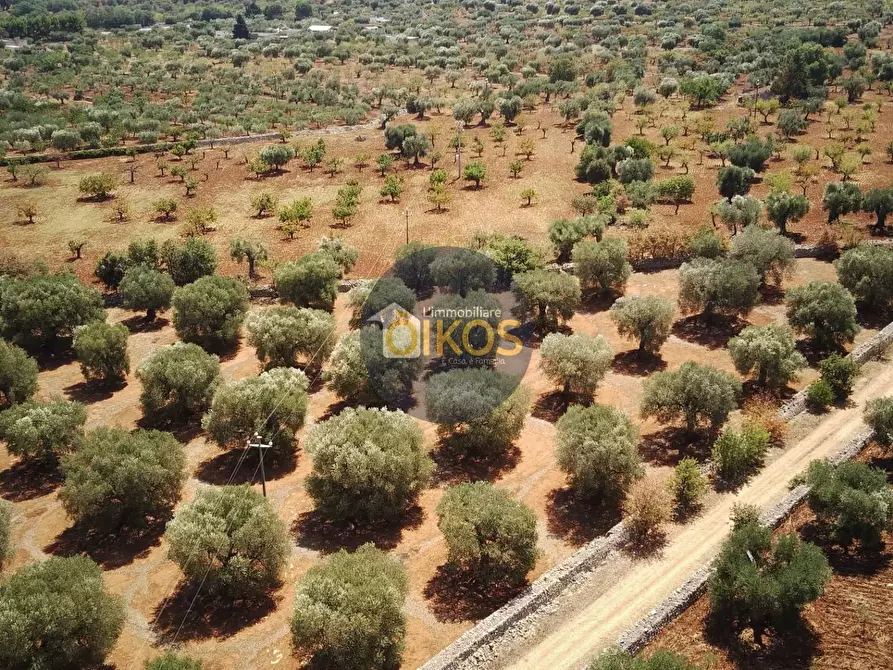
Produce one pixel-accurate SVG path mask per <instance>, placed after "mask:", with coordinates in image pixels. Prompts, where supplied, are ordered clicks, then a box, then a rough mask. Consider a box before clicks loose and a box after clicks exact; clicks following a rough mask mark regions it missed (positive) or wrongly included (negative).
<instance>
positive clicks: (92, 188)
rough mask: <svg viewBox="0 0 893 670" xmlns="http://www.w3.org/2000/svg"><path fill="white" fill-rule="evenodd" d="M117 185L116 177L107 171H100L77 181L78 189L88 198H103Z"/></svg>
mask: <svg viewBox="0 0 893 670" xmlns="http://www.w3.org/2000/svg"><path fill="white" fill-rule="evenodd" d="M117 186H118V179H117V177H115V175H113V174H109V173H108V172H100V173H99V174H92V175H88V176H86V177H83V178H82V179H81V181H80V182H79V183H78V190H79V191H80V192H81V193H83V194H84V195H86V196H87V197H88V198H95V199H96V200H104V199H105V198H108V197H109V195H111V193H112V191H114V190H115V187H117Z"/></svg>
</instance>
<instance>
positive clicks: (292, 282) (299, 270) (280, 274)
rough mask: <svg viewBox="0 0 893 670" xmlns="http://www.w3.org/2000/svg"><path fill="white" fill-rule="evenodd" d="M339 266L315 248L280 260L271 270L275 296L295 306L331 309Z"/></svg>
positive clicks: (327, 255) (335, 291)
mask: <svg viewBox="0 0 893 670" xmlns="http://www.w3.org/2000/svg"><path fill="white" fill-rule="evenodd" d="M340 277H341V268H340V267H339V265H338V264H337V263H336V262H335V261H334V260H332V257H331V256H330V255H329V254H326V253H321V252H316V253H313V254H308V255H306V256H302V257H301V258H299V259H298V260H296V261H291V262H288V263H282V264H281V265H279V266H278V267H277V268H276V271H275V272H274V273H273V284H274V286H275V287H276V292H277V293H278V294H279V297H280V298H281V299H282V300H284V301H286V302H290V303H293V304H294V305H296V306H298V307H314V308H319V309H326V310H331V309H332V307H333V306H334V304H335V296H336V295H337V294H338V279H339V278H340Z"/></svg>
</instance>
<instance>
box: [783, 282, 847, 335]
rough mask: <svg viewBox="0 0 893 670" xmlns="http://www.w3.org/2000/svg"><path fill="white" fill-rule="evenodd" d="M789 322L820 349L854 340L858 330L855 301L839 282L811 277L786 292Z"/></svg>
mask: <svg viewBox="0 0 893 670" xmlns="http://www.w3.org/2000/svg"><path fill="white" fill-rule="evenodd" d="M785 305H786V312H785V313H786V315H787V319H788V323H789V324H790V325H791V327H792V328H793V329H794V330H795V331H797V332H798V333H802V334H803V335H806V336H807V337H809V338H810V339H811V340H812V341H813V343H814V344H815V345H816V346H817V347H819V348H820V349H829V348H831V347H835V346H840V345H842V344H844V343H846V342H852V341H853V338H855V336H856V333H858V332H859V330H860V328H859V324H858V323H856V301H855V300H854V299H853V296H852V294H851V293H850V292H849V291H847V290H846V289H845V288H844V287H843V286H841V285H840V284H838V283H837V282H831V281H812V282H809V283H808V284H804V285H802V286H797V287H794V288H792V289H789V290H788V291H787V293H786V294H785Z"/></svg>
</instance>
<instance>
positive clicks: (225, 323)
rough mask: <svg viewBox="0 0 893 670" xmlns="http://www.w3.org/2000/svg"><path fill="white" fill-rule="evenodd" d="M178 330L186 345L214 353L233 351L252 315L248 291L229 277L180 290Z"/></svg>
mask: <svg viewBox="0 0 893 670" xmlns="http://www.w3.org/2000/svg"><path fill="white" fill-rule="evenodd" d="M172 302H173V306H174V329H175V330H176V331H177V335H179V336H180V339H181V340H183V341H184V342H193V343H195V344H198V345H199V346H201V347H203V348H204V349H209V350H212V351H219V350H223V349H227V348H230V347H233V346H234V345H235V344H236V342H238V340H239V329H240V328H241V327H242V321H244V320H245V313H246V312H247V311H248V290H247V289H246V288H245V286H244V285H243V284H242V283H240V282H239V281H238V280H236V279H231V278H229V277H217V276H210V277H202V278H201V279H197V280H196V281H194V282H193V283H191V284H188V285H186V286H183V287H181V288H179V289H177V290H176V292H175V293H174V298H173V301H172Z"/></svg>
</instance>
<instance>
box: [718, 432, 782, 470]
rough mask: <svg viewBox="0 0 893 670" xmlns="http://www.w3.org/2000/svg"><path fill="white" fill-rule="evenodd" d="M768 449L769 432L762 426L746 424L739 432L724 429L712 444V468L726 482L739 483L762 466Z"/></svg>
mask: <svg viewBox="0 0 893 670" xmlns="http://www.w3.org/2000/svg"><path fill="white" fill-rule="evenodd" d="M768 448H769V431H768V430H766V429H765V428H763V427H762V426H758V425H756V424H746V425H745V426H744V427H743V428H742V430H741V431H740V432H738V431H735V430H731V429H726V430H724V431H723V433H722V435H720V436H719V437H718V438H717V440H716V442H714V443H713V450H712V452H711V458H712V459H713V467H714V468H715V469H716V473H717V474H718V475H719V476H720V477H722V478H723V479H725V480H726V481H732V482H734V481H740V480H741V479H743V478H744V477H746V476H747V475H748V474H750V473H751V472H752V471H753V470H754V469H755V468H757V467H759V466H760V465H762V463H763V458H764V457H765V456H766V450H767V449H768Z"/></svg>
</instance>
